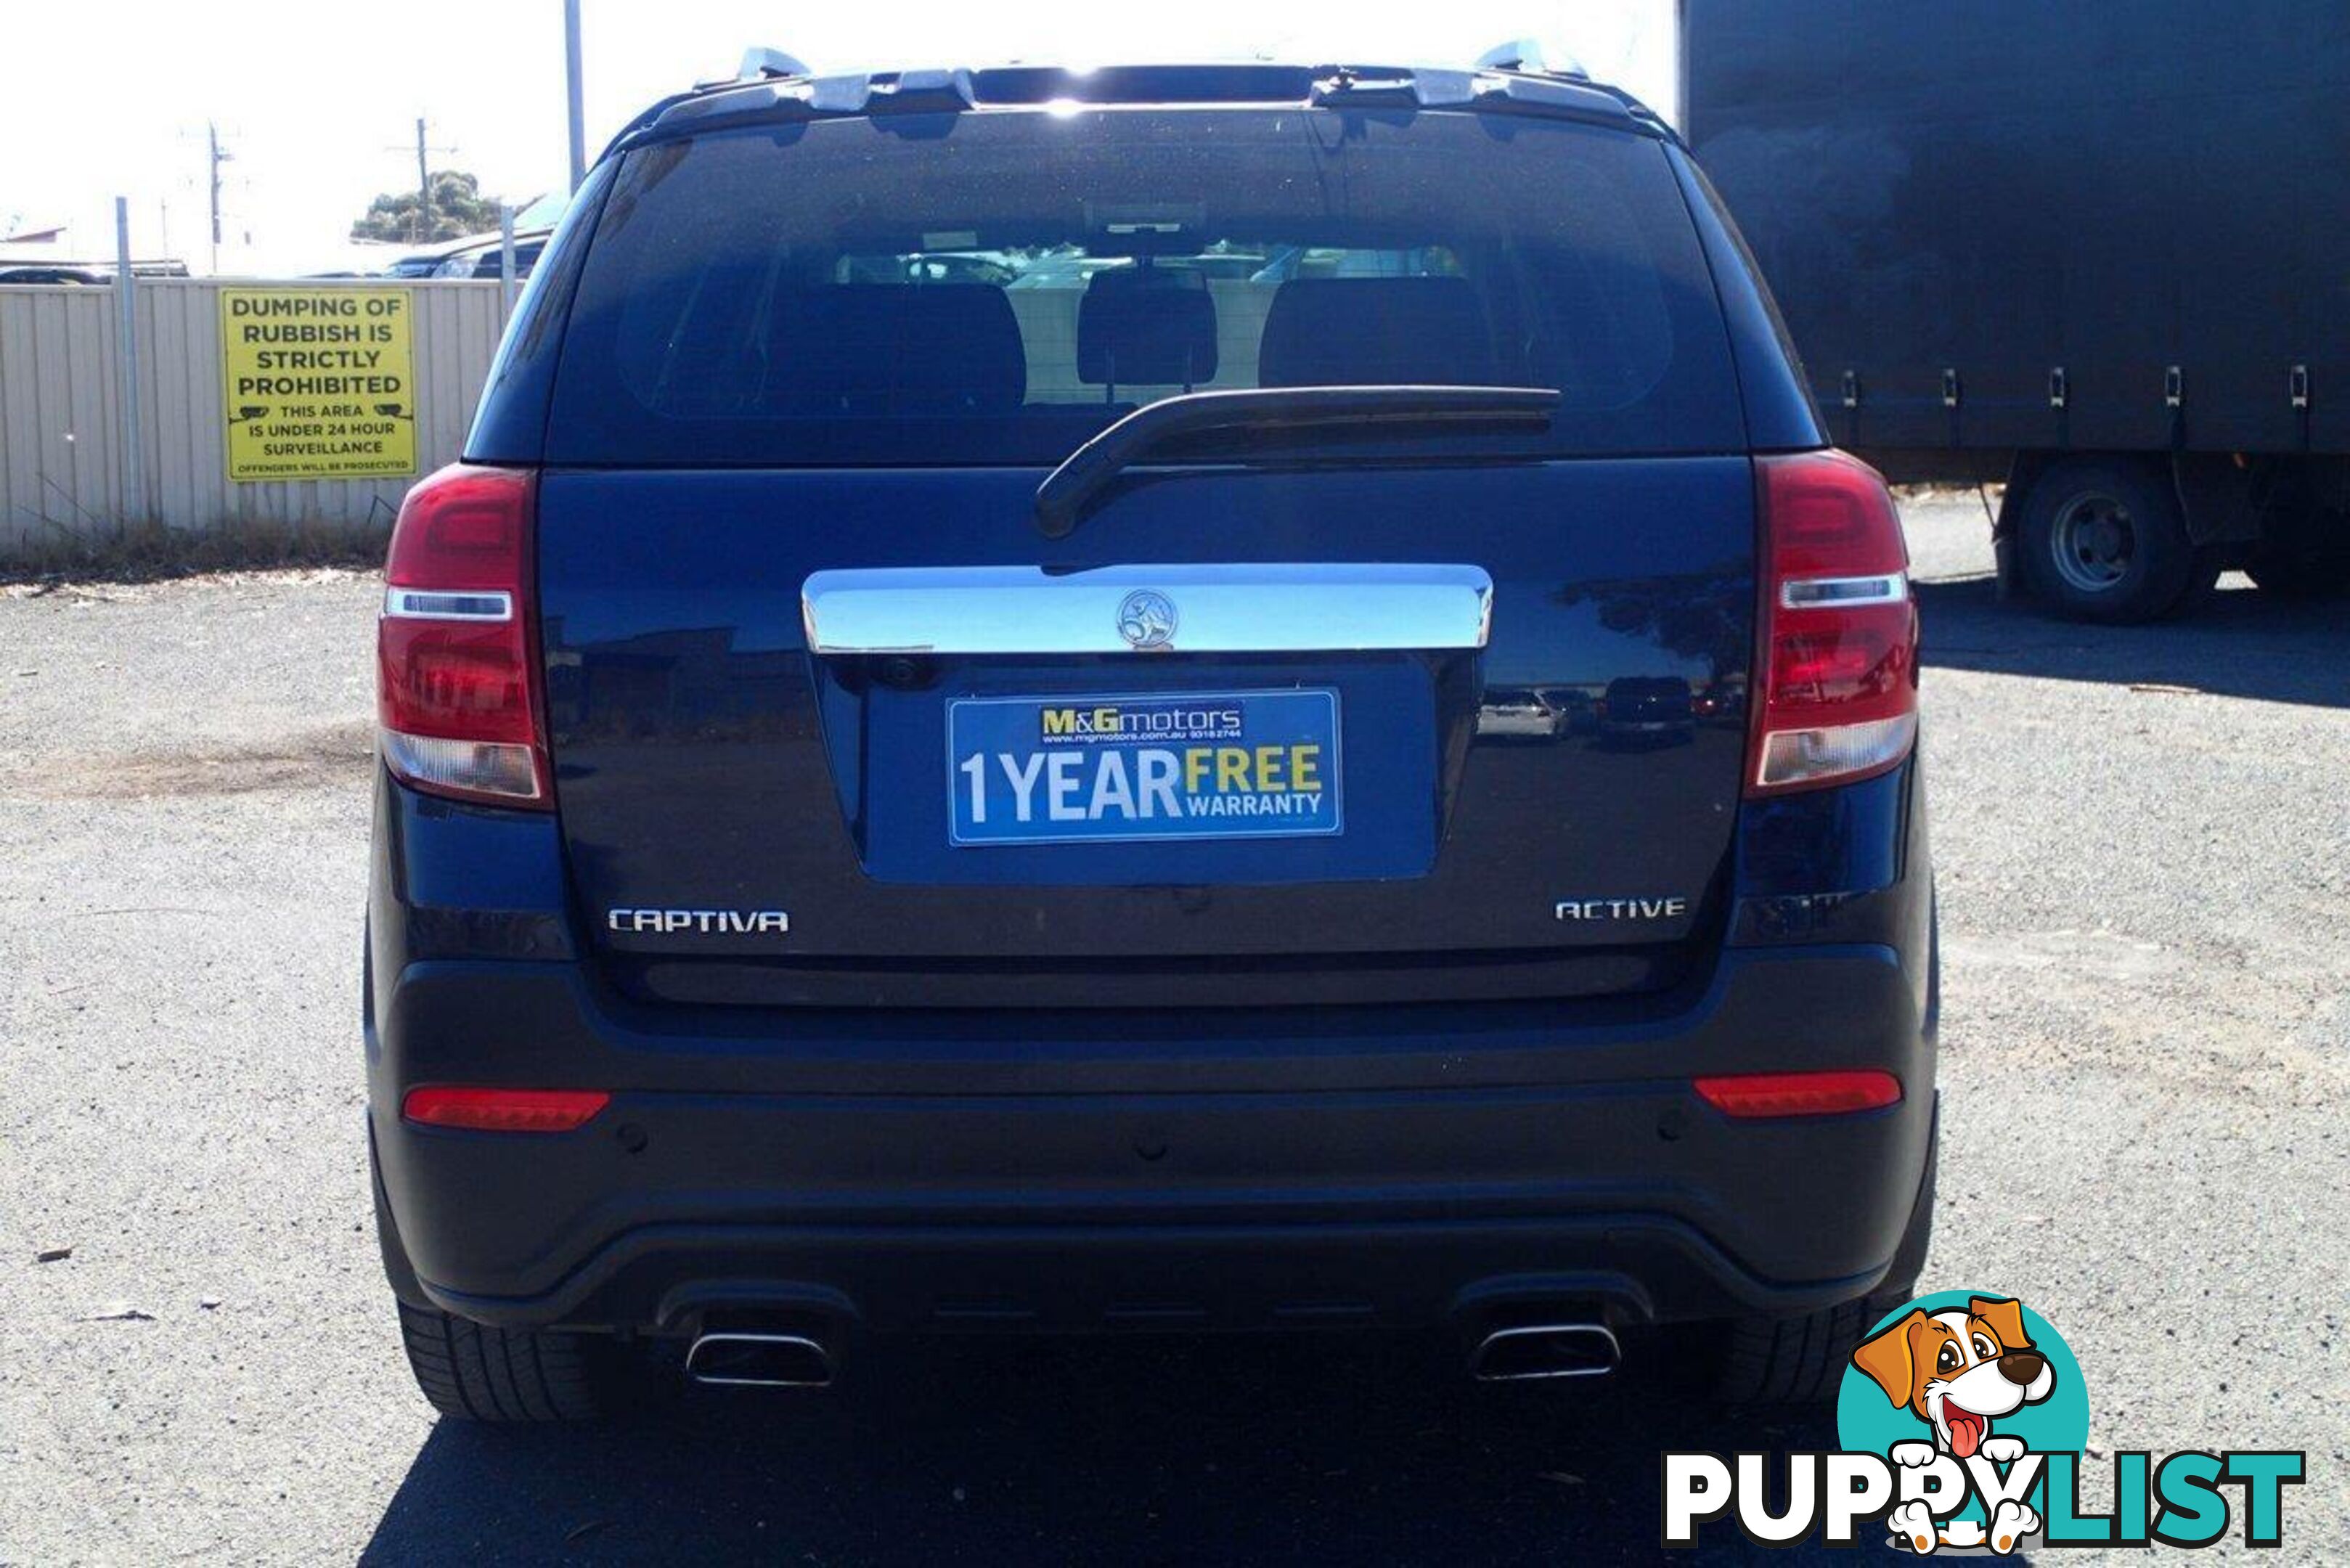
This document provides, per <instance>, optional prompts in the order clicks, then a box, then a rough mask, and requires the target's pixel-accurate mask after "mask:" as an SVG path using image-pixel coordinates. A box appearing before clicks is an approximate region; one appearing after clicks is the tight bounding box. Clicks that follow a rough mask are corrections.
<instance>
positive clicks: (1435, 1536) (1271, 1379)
mask: <svg viewBox="0 0 2350 1568" xmlns="http://www.w3.org/2000/svg"><path fill="white" fill-rule="evenodd" d="M851 1371H852V1376H851V1378H850V1380H848V1381H847V1382H844V1383H843V1384H842V1385H841V1386H838V1387H836V1388H834V1389H830V1390H827V1391H822V1392H814V1393H809V1392H793V1391H787V1390H786V1391H775V1392H752V1391H743V1390H734V1389H694V1390H691V1391H690V1392H687V1393H685V1394H683V1395H681V1397H678V1398H676V1399H675V1400H674V1402H673V1403H671V1404H670V1405H668V1406H667V1407H664V1408H661V1409H660V1410H658V1411H657V1412H655V1413H653V1414H651V1415H650V1416H647V1417H641V1418H639V1419H638V1420H635V1421H632V1422H629V1423H626V1424H620V1425H614V1426H608V1427H602V1428H577V1429H559V1428H556V1429H550V1428H483V1427H476V1426H472V1425H470V1424H467V1423H463V1422H457V1421H442V1423H441V1424H440V1425H439V1427H438V1428H435V1429H434V1431H433V1433H432V1437H431V1438H429V1439H428V1440H427V1441H426V1443H425V1445H424V1447H423V1449H422V1450H421V1452H419V1453H418V1455H417V1456H416V1459H415V1462H414V1464H413V1465H412V1466H411V1468H410V1469H409V1472H408V1475H407V1478H406V1480H404V1481H403V1482H402V1483H401V1485H400V1490H399V1492H398V1493H397V1494H396V1495H395V1496H394V1497H393V1498H392V1500H391V1502H390V1506H389V1507H388V1508H387V1509H386V1510H385V1511H384V1515H383V1518H382V1521H381V1522H380V1524H379V1526H378V1527H377V1530H376V1532H375V1536H374V1539H373V1541H372V1542H370V1543H369V1547H368V1549H367V1552H366V1555H365V1558H364V1559H363V1560H364V1561H366V1562H369V1563H442V1562H449V1561H452V1560H458V1559H465V1560H473V1559H477V1558H491V1559H494V1560H498V1561H523V1562H576V1563H601V1562H627V1563H643V1562H680V1563H689V1562H691V1563H712V1562H734V1561H744V1560H757V1561H763V1562H774V1563H818V1564H834V1563H946V1562H951V1563H997V1562H1001V1563H1040V1562H1088V1563H1095V1562H1097V1563H1447V1564H1455V1563H1481V1564H1482V1563H1649V1562H1656V1561H1659V1560H1660V1559H1663V1558H1666V1557H1667V1556H1668V1555H1670V1556H1672V1557H1673V1558H1675V1559H1676V1560H1678V1561H1684V1562H1686V1561H1690V1554H1687V1553H1672V1554H1668V1553H1666V1552H1664V1550H1663V1549H1662V1547H1661V1546H1660V1544H1659V1534H1660V1528H1661V1523H1660V1518H1659V1497H1658V1486H1659V1475H1660V1471H1661V1468H1662V1467H1661V1460H1660V1455H1661V1454H1662V1453H1663V1452H1664V1451H1665V1450H1666V1449H1710V1450H1711V1451H1714V1452H1718V1453H1728V1452H1731V1451H1736V1450H1740V1449H1749V1450H1762V1451H1770V1452H1774V1453H1784V1452H1786V1451H1788V1450H1791V1449H1794V1450H1816V1449H1827V1448H1833V1447H1835V1434H1834V1431H1833V1428H1832V1423H1831V1422H1830V1421H1828V1420H1827V1419H1825V1417H1818V1418H1791V1419H1785V1420H1764V1419H1753V1418H1731V1417H1725V1416H1723V1415H1721V1414H1720V1413H1718V1412H1714V1411H1711V1410H1708V1409H1705V1408H1703V1407H1701V1405H1700V1404H1699V1403H1698V1402H1696V1401H1693V1400H1690V1399H1688V1398H1685V1397H1676V1396H1674V1395H1672V1394H1671V1393H1669V1392H1668V1390H1667V1386H1666V1385H1665V1384H1664V1383H1663V1381H1662V1380H1661V1379H1659V1378H1658V1377H1657V1376H1653V1375H1650V1374H1645V1373H1642V1372H1640V1371H1638V1370H1627V1372H1626V1373H1623V1374H1620V1375H1619V1376H1617V1377H1615V1378H1610V1379H1605V1380H1593V1379H1575V1380H1571V1381H1560V1382H1551V1383H1524V1384H1509V1385H1495V1384H1476V1383H1472V1382H1471V1381H1470V1380H1469V1379H1468V1378H1467V1377H1466V1376H1464V1375H1463V1373H1462V1371H1461V1366H1460V1364H1459V1362H1458V1360H1457V1359H1456V1358H1454V1357H1453V1356H1452V1355H1450V1354H1449V1353H1448V1352H1447V1350H1446V1349H1445V1348H1444V1347H1440V1346H1436V1345H1427V1344H1423V1343H1421V1342H1419V1341H1411V1340H1404V1339H1401V1338H1386V1337H1377V1336H1359V1337H1357V1336H1332V1337H1320V1338H1311V1337H1296V1338H1288V1337H1284V1338H1261V1337H1233V1338H1229V1339H1223V1340H1182V1341H1178V1340H1164V1341H1162V1340H1143V1339H1116V1340H1080V1341H1072V1342H1054V1341H1010V1340H1003V1341H951V1340H934V1341H907V1342H904V1343H902V1344H892V1345H882V1346H879V1347H876V1349H875V1353H874V1354H871V1355H868V1356H867V1357H866V1358H865V1360H864V1361H862V1362H861V1363H859V1364H857V1365H855V1366H852V1368H851ZM1863 1541H1864V1550H1863V1555H1864V1556H1865V1557H1868V1558H1877V1557H1878V1556H1879V1555H1880V1554H1881V1555H1883V1556H1886V1557H1890V1556H1893V1555H1895V1554H1894V1553H1892V1552H1887V1551H1885V1550H1884V1549H1883V1547H1882V1545H1881V1542H1882V1537H1881V1536H1880V1535H1878V1534H1877V1532H1874V1531H1870V1530H1865V1531H1864V1532H1863ZM1701 1544H1702V1547H1703V1550H1702V1551H1701V1552H1699V1553H1697V1554H1696V1555H1697V1556H1698V1557H1700V1558H1701V1559H1702V1560H1703V1561H1706V1562H1708V1563H1712V1562H1720V1561H1730V1562H1747V1561H1752V1562H1761V1561H1763V1560H1765V1559H1768V1560H1770V1561H1771V1562H1773V1563H1788V1562H1791V1561H1793V1562H1808V1561H1814V1560H1818V1561H1834V1562H1838V1563H1850V1562H1852V1561H1853V1560H1854V1556H1853V1553H1852V1552H1850V1551H1840V1552H1839V1551H1830V1550H1828V1549H1826V1548H1825V1547H1812V1548H1808V1549H1803V1550H1798V1551H1796V1552H1793V1553H1789V1552H1769V1551H1766V1550H1765V1549H1763V1548H1761V1547H1758V1546H1754V1545H1752V1544H1750V1543H1749V1542H1746V1541H1745V1540H1744V1539H1743V1538H1742V1536H1741V1535H1740V1534H1739V1533H1738V1531H1737V1529H1736V1526H1735V1525H1734V1524H1732V1523H1731V1522H1730V1521H1721V1522H1720V1523H1718V1524H1716V1525H1713V1526H1710V1527H1708V1529H1707V1531H1706V1533H1705V1536H1704V1539H1703V1541H1702V1542H1701ZM2011 1561H2021V1559H2012V1560H2011Z"/></svg>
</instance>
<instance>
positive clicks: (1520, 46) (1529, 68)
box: [1477, 38, 1591, 82]
mask: <svg viewBox="0 0 2350 1568" xmlns="http://www.w3.org/2000/svg"><path fill="white" fill-rule="evenodd" d="M1477 68H1478V69H1479V70H1481V71H1516V72H1518V73H1519V74H1521V75H1523V76H1530V77H1571V78H1574V79H1575V80H1576V81H1586V82H1587V81H1589V80H1590V79H1591V73H1590V72H1589V71H1586V70H1585V69H1584V68H1583V62H1582V61H1581V60H1578V59H1576V58H1575V57H1574V56H1573V55H1561V56H1560V57H1559V58H1558V63H1557V64H1556V65H1553V64H1551V63H1550V60H1549V57H1547V56H1546V55H1544V52H1543V47H1542V45H1541V44H1540V43H1538V42H1536V41H1535V40H1534V39H1533V38H1512V39H1510V40H1509V41H1508V42H1507V43H1503V44H1496V45H1494V46H1493V47H1492V48H1490V49H1488V50H1486V51H1485V52H1484V53H1483V54H1482V55H1480V56H1478V57H1477Z"/></svg>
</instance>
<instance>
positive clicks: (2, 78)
mask: <svg viewBox="0 0 2350 1568" xmlns="http://www.w3.org/2000/svg"><path fill="white" fill-rule="evenodd" d="M8 5H9V8H10V9H11V10H12V11H14V13H15V14H14V15H12V16H9V18H8V19H7V21H6V22H5V36H6V40H7V47H5V49H0V149H5V151H0V234H8V233H13V232H16V230H18V229H24V228H32V227H48V226H52V225H55V224H58V223H64V224H67V225H68V226H69V229H70V234H69V243H70V247H71V249H72V250H73V251H75V252H76V253H77V254H89V255H95V256H99V257H104V258H110V257H111V256H112V254H113V252H114V227H113V198H114V197H115V196H117V195H121V196H124V197H127V198H128V199H129V201H130V230H131V249H132V251H133V252H134V254H138V255H140V256H141V257H147V256H161V255H171V256H176V257H179V258H182V259H184V260H185V261H187V262H188V263H189V265H190V266H191V267H192V270H194V271H197V272H199V273H202V272H204V271H207V270H210V269H209V262H210V254H209V252H210V244H209V242H210V235H209V233H208V226H207V222H206V215H205V205H206V203H205V190H204V174H205V163H206V158H205V150H206V149H205V128H206V125H207V123H208V122H209V123H211V124H213V125H216V126H217V127H218V129H219V132H220V140H221V145H222V146H223V148H224V150H226V151H228V152H229V153H230V154H231V155H232V157H231V161H229V162H228V163H226V164H224V166H223V169H222V174H223V178H224V192H223V197H222V208H223V213H224V234H225V239H226V244H224V245H223V247H222V254H221V267H222V270H224V271H237V270H247V269H283V270H288V271H313V270H323V269H326V268H328V267H331V266H339V265H350V261H349V258H350V256H351V254H352V253H351V251H350V249H349V247H348V244H347V243H346V236H347V234H348V229H349V226H350V223H351V221H352V220H353V219H354V218H356V217H358V216H359V213H362V212H364V211H365V210H366V207H367V204H368V202H369V200H371V199H372V198H373V197H374V196H376V195H377V194H378V193H380V192H386V191H391V190H412V189H414V187H415V183H416V151H415V134H416V130H415V127H416V120H417V118H418V117H419V116H420V115H421V116H423V117H424V119H425V120H426V131H427V134H426V141H427V143H428V145H429V146H430V147H432V148H433V149H435V150H436V151H432V153H431V154H430V157H431V161H432V167H433V168H434V169H436V170H439V169H443V168H448V169H462V170H465V171H471V172H473V173H474V174H476V175H478V176H479V177H480V179H481V182H482V189H483V192H484V193H485V194H487V195H490V196H493V197H505V198H508V199H511V200H513V201H515V202H516V204H517V205H519V204H520V203H522V202H525V201H527V200H529V199H530V198H532V197H534V196H536V195H539V194H541V193H543V192H546V191H549V190H559V189H560V188H561V186H562V184H563V182H564V179H565V173H566V166H567V152H566V130H565V117H564V85H563V5H562V0H397V3H396V4H392V5H351V4H348V0H309V3H307V4H304V3H299V0H241V3H239V4H235V5H228V4H223V3H221V0H109V3H107V4H103V5H32V4H30V3H29V0H8ZM581 11H582V17H583V21H582V27H581V32H582V36H583V48H582V56H583V62H584V70H583V74H584V77H585V81H586V94H585V97H586V103H587V145H588V156H589V158H590V159H592V158H594V156H595V154H596V152H597V151H598V149H599V148H600V147H601V146H602V145H603V142H604V141H605V140H606V139H608V137H609V136H610V135H611V134H612V133H613V132H614V131H615V130H618V129H619V127H620V126H621V125H622V124H623V123H625V122H626V121H627V120H628V119H629V117H630V116H631V115H632V114H634V113H635V112H636V111H637V110H638V109H640V108H642V107H643V106H644V105H645V104H647V103H650V101H652V100H653V99H657V98H659V97H660V96H662V95H663V94H665V93H668V92H672V91H675V90H677V89H678V88H681V87H683V86H686V85H688V84H690V83H691V82H693V81H695V80H702V79H709V78H714V77H728V76H732V75H733V72H734V68H735V66H736V64H737V63H738V62H739V61H740V59H741V57H742V53H743V49H744V47H747V46H750V45H754V44H764V45H769V46H772V47H776V48H779V49H784V50H785V51H787V52H789V53H791V54H793V55H795V56H797V57H799V58H801V59H803V60H805V61H806V62H808V63H809V64H810V65H812V66H814V67H816V68H817V69H819V70H845V69H854V68H860V67H882V66H891V67H896V66H926V65H958V64H985V63H992V62H997V61H1002V60H1006V59H1034V60H1046V61H1052V62H1055V63H1073V64H1083V63H1103V62H1108V61H1115V60H1165V59H1176V58H1192V59H1199V58H1231V57H1247V56H1253V55H1265V56H1273V57H1283V58H1298V59H1327V58H1338V57H1347V58H1352V59H1356V60H1379V61H1393V62H1398V63H1412V64H1417V63H1431V64H1446V65H1450V64H1466V63H1467V62H1468V61H1470V60H1471V59H1473V58H1474V57H1476V56H1477V55H1478V54H1480V53H1482V51H1483V50H1484V49H1486V48H1488V47H1491V46H1492V45H1494V44H1496V43H1500V42H1502V41H1503V40H1504V39H1508V38H1515V37H1534V38H1537V39H1539V40H1542V41H1543V42H1544V44H1545V45H1546V46H1548V47H1552V48H1554V49H1557V48H1562V47H1563V48H1565V50H1566V51H1568V52H1570V53H1572V54H1573V55H1575V57H1577V58H1579V59H1581V60H1582V61H1583V63H1584V64H1585V65H1586V67H1588V68H1589V69H1590V71H1591V72H1592V74H1593V75H1594V76H1596V77H1598V78H1602V79H1605V80H1610V81H1614V82H1617V83H1618V84H1620V85H1622V86H1624V87H1626V88H1630V89H1631V90H1632V91H1633V92H1635V93H1638V95H1640V96H1641V97H1642V98H1643V99H1647V100H1648V102H1649V103H1650V104H1652V105H1653V106H1655V107H1656V108H1657V109H1659V111H1660V112H1664V113H1666V114H1667V115H1668V116H1670V115H1671V114H1673V113H1674V112H1676V109H1677V106H1676V105H1675V104H1674V102H1673V88H1674V80H1675V74H1674V67H1673V48H1674V38H1673V23H1672V16H1673V0H1547V3H1540V0H1446V3H1444V4H1441V5H1426V4H1423V3H1420V0H1352V3H1348V0H1182V3H1181V4H1180V5H1141V4H1137V3H1135V0H1092V3H1090V4H1082V5H1079V4H1067V3H1064V0H1014V3H1009V4H1005V3H999V4H995V5H979V4H972V0H885V3H882V4H865V5H858V4H845V3H840V0H835V3H834V4H832V5H821V6H806V7H801V6H794V5H785V4H778V3H776V0H764V3H759V4H754V3H750V0H661V3H660V4H658V5H647V4H642V3H634V4H631V3H626V0H581Z"/></svg>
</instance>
